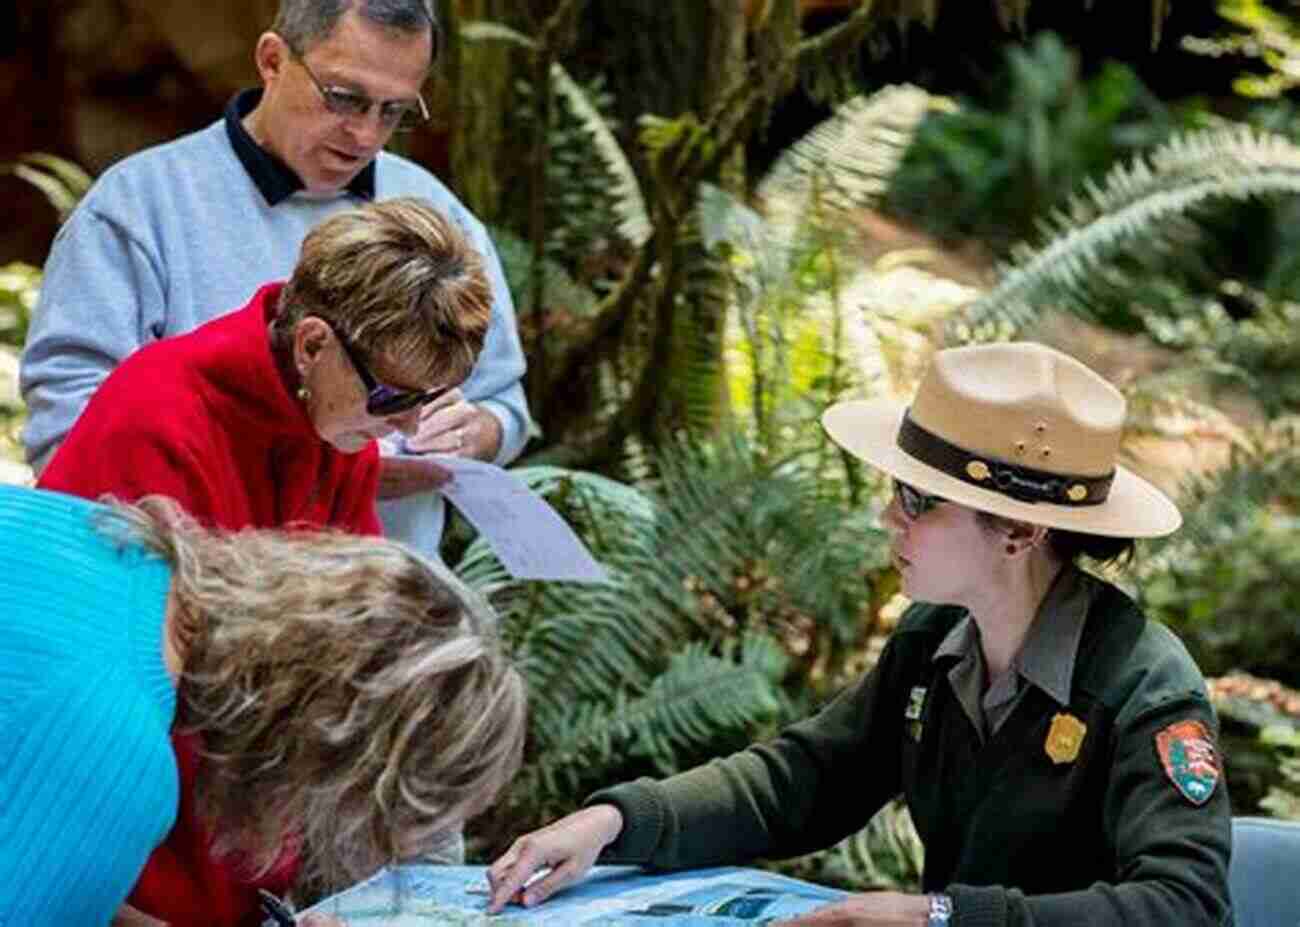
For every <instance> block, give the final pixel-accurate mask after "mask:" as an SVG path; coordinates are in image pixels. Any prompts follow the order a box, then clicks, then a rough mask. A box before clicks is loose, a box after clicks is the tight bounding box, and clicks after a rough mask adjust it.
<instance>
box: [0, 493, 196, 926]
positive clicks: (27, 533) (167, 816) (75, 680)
mask: <svg viewBox="0 0 1300 927" xmlns="http://www.w3.org/2000/svg"><path fill="white" fill-rule="evenodd" d="M104 511H105V509H104V508H103V506H99V505H96V504H95V503H92V502H87V501H85V500H83V499H77V498H74V497H72V496H65V495H61V494H58V493H51V492H43V491H38V490H34V489H25V488H21V487H16V486H3V485H0V927H19V925H22V927H29V925H30V927H40V925H51V927H53V925H59V927H70V925H78V927H81V925H96V924H107V923H109V921H110V920H111V919H112V917H113V913H114V911H116V910H117V908H118V907H119V906H120V905H121V904H122V902H123V901H124V900H125V899H126V896H127V894H128V893H129V892H130V890H131V887H132V886H133V885H134V884H135V880H136V876H137V874H138V873H139V872H140V869H141V867H142V866H143V865H144V862H145V860H146V859H147V858H148V856H149V853H150V852H151V851H152V850H153V848H154V847H155V846H157V845H158V843H160V842H161V841H162V839H163V837H164V836H165V835H166V834H167V831H168V830H170V829H171V826H172V823H173V821H174V820H175V817H176V807H177V800H178V791H179V786H178V779H177V772H176V761H175V759H174V757H173V754H172V748H171V742H170V740H169V739H168V732H169V730H170V728H171V724H172V718H173V715H174V713H175V708H176V689H175V685H174V684H173V682H172V680H171V677H170V676H169V675H168V673H167V669H166V666H165V665H164V663H163V648H162V630H163V618H164V615H165V611H166V602H167V592H168V588H169V585H170V581H171V569H170V567H168V566H167V565H166V564H165V563H163V562H162V561H161V560H160V559H158V558H157V557H155V556H153V555H151V554H149V553H148V552H146V551H144V550H143V549H142V548H140V547H138V546H122V545H121V542H119V541H115V540H113V539H110V538H108V537H105V536H104V535H103V534H102V533H101V532H100V531H99V530H97V529H96V527H95V516H96V514H97V513H100V514H102V513H103V512H104Z"/></svg>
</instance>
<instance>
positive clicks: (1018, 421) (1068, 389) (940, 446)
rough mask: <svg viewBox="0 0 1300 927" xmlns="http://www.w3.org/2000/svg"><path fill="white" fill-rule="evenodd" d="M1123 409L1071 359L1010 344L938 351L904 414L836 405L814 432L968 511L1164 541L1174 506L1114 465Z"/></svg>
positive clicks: (1118, 398)
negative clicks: (821, 431)
mask: <svg viewBox="0 0 1300 927" xmlns="http://www.w3.org/2000/svg"><path fill="white" fill-rule="evenodd" d="M1125 406H1126V403H1125V401H1124V397H1123V396H1122V395H1121V394H1120V392H1119V390H1117V389H1116V388H1115V387H1114V386H1112V385H1111V384H1110V383H1108V382H1106V380H1105V379H1103V378H1102V377H1101V376H1099V375H1098V374H1097V373H1095V372H1093V371H1092V370H1090V369H1089V368H1088V367H1085V366H1084V365H1083V364H1081V363H1079V362H1078V361H1077V360H1075V359H1074V358H1072V357H1070V356H1068V355H1066V354H1062V353H1061V352H1060V351H1056V350H1053V349H1052V348H1049V347H1047V346H1045V345H1041V344H1034V343H1032V342H1011V343H1007V344H993V345H978V346H974V347H966V348H949V349H947V350H944V351H940V352H938V353H937V354H935V356H934V359H933V360H932V361H931V363H930V366H929V368H928V369H927V370H926V372H925V375H924V376H923V377H922V379H921V383H920V386H918V387H917V391H916V397H915V398H914V399H913V400H912V404H911V405H910V406H904V405H901V404H900V403H898V402H894V401H891V400H852V401H848V402H839V403H836V404H835V405H833V406H831V407H830V408H829V409H827V410H826V412H825V413H823V415H822V426H823V427H824V428H825V429H826V431H827V433H828V434H829V435H830V436H831V438H832V439H833V440H834V441H835V442H836V443H837V444H839V445H840V446H841V447H843V448H844V449H845V450H847V451H848V452H849V453H851V454H853V455H854V456H855V457H859V458H861V459H862V460H865V461H866V462H867V463H869V464H872V465H873V466H875V467H878V468H880V469H881V470H883V471H885V472H886V473H888V474H890V475H891V476H893V477H896V478H898V479H900V480H902V481H903V482H905V483H910V484H911V485H913V486H915V487H916V488H917V489H920V490H922V491H924V492H926V493H931V494H934V495H937V496H942V497H943V498H944V499H948V500H950V501H952V502H957V503H960V504H961V505H965V506H969V507H970V508H973V509H980V510H982V511H985V512H991V513H992V514H994V515H1000V516H1003V517H1005V518H1012V519H1016V520H1018V521H1024V522H1029V523H1031V524H1036V525H1044V526H1046V527H1049V528H1063V529H1065V530H1068V531H1079V532H1083V533H1085V534H1098V535H1105V536H1109V537H1132V538H1139V537H1158V536H1160V535H1164V534H1170V533H1172V532H1173V531H1176V530H1177V529H1178V526H1179V525H1180V524H1181V523H1182V516H1181V515H1180V514H1179V512H1178V508H1177V506H1175V505H1174V503H1173V502H1171V501H1170V500H1169V498H1168V497H1167V496H1165V494H1164V493H1162V492H1161V491H1160V490H1159V489H1157V488H1156V487H1155V486H1153V485H1151V484H1150V483H1149V482H1147V481H1146V480H1144V479H1143V478H1142V477H1140V476H1138V475H1137V474H1135V473H1133V472H1132V471H1130V470H1128V469H1126V468H1124V467H1122V466H1120V465H1119V463H1118V462H1117V458H1118V456H1119V445H1120V437H1121V434H1122V432H1123V428H1124V413H1125Z"/></svg>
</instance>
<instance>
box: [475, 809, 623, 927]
mask: <svg viewBox="0 0 1300 927" xmlns="http://www.w3.org/2000/svg"><path fill="white" fill-rule="evenodd" d="M622 832H623V813H622V812H621V811H619V810H618V808H616V807H614V806H613V805H593V806H592V807H590V808H583V809H582V810H581V811H575V812H574V813H573V814H571V815H569V816H568V817H565V818H561V819H560V820H558V821H555V822H554V823H551V824H548V825H546V826H545V827H543V828H542V829H541V830H535V831H533V832H532V833H531V834H525V835H524V836H522V837H520V838H519V839H518V840H516V841H515V842H514V843H512V844H511V845H510V849H508V850H506V852H505V853H504V854H502V856H501V858H500V859H498V860H497V861H496V862H495V863H493V864H492V865H491V866H489V867H488V884H489V885H491V886H492V897H491V899H490V900H489V901H488V908H487V909H488V913H489V914H496V913H497V912H498V911H500V910H501V909H502V908H504V907H505V906H506V904H507V903H509V902H514V903H516V904H522V905H523V906H524V907H526V908H531V907H532V906H533V905H535V904H540V903H541V902H543V901H545V900H546V899H547V898H549V897H551V895H553V894H555V893H556V892H557V891H559V890H560V889H561V888H564V886H566V885H568V884H570V883H571V882H576V881H577V880H578V879H580V878H582V876H583V875H585V874H586V872H587V870H588V869H590V868H591V866H592V864H593V863H594V862H595V861H596V857H597V856H599V855H600V851H601V850H603V849H604V848H605V847H606V846H607V845H608V844H610V843H612V842H613V841H614V840H616V839H617V838H618V835H619V834H620V833H622ZM546 868H549V869H550V870H551V871H550V873H549V874H548V875H546V876H545V877H544V878H541V879H539V880H538V881H537V882H535V883H532V884H529V879H531V878H532V877H533V875H534V874H535V873H537V872H539V871H540V870H543V869H546ZM525 886H527V887H526V888H525Z"/></svg>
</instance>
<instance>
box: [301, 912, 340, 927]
mask: <svg viewBox="0 0 1300 927" xmlns="http://www.w3.org/2000/svg"><path fill="white" fill-rule="evenodd" d="M298 927H348V922H347V921H345V920H342V919H340V918H337V917H335V916H334V915H332V914H304V915H303V916H302V919H301V920H299V921H298Z"/></svg>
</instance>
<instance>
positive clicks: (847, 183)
mask: <svg viewBox="0 0 1300 927" xmlns="http://www.w3.org/2000/svg"><path fill="white" fill-rule="evenodd" d="M944 105H945V104H944V103H943V102H942V100H941V99H940V98H938V97H934V96H931V95H930V94H929V93H926V92H925V91H924V90H922V89H920V88H919V87H913V86H911V85H910V84H903V85H898V86H889V87H884V88H882V89H881V90H878V91H876V92H875V93H873V94H872V95H871V96H869V97H854V98H853V99H851V100H849V101H847V102H845V103H844V104H842V105H841V106H839V107H837V108H836V110H835V112H834V114H833V115H832V116H831V117H830V118H829V119H827V120H825V121H824V122H822V123H820V124H819V125H817V126H816V127H814V128H813V129H812V130H811V131H810V132H809V133H808V134H807V135H805V136H804V137H803V138H801V139H800V140H799V141H797V142H795V143H794V144H793V145H791V146H790V147H789V148H788V149H786V150H785V152H783V153H782V154H781V156H780V157H779V158H778V159H777V161H776V163H775V164H773V165H772V168H771V169H770V170H769V171H768V172H767V175H766V176H765V177H764V178H763V180H762V181H761V182H760V183H759V185H758V196H759V199H760V200H761V201H762V202H764V203H765V204H768V207H769V209H771V208H772V207H774V206H775V205H776V203H777V202H779V201H787V202H791V203H797V204H798V206H799V208H800V209H804V208H806V206H807V204H808V203H809V202H810V201H811V200H812V199H813V197H814V196H818V197H821V198H823V200H824V202H825V203H826V204H827V205H829V206H832V207H835V208H841V209H846V208H852V207H855V206H867V205H871V204H873V203H875V202H877V201H878V200H879V199H880V198H881V195H882V194H883V193H884V192H885V189H886V188H887V186H888V184H889V178H890V177H891V176H892V175H893V173H894V171H895V170H896V169H897V167H898V165H899V163H900V162H901V161H902V159H903V155H904V153H905V152H906V151H907V146H908V145H910V144H911V142H912V138H913V136H914V135H915V134H916V130H917V128H918V127H919V126H920V124H921V122H922V120H923V119H925V117H926V115H927V114H928V113H930V112H931V111H933V110H935V109H938V108H942V107H943V106H944Z"/></svg>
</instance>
